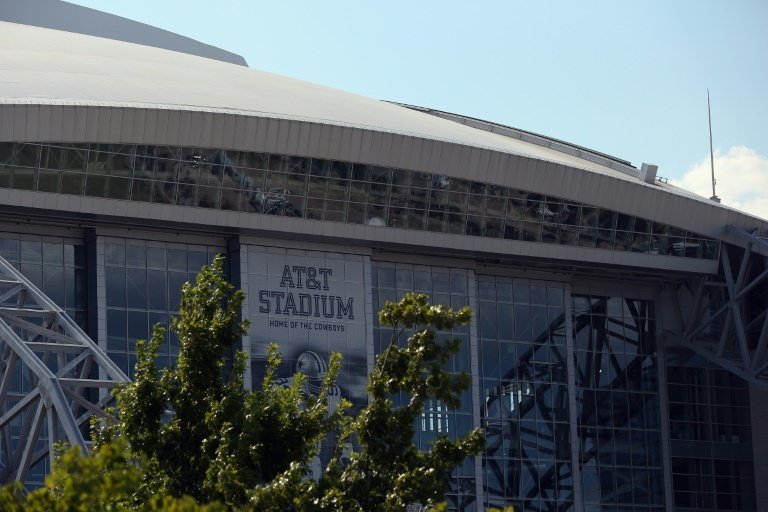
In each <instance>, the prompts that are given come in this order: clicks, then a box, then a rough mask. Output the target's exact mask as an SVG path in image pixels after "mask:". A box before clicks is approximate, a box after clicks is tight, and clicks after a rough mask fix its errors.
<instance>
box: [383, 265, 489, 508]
mask: <svg viewBox="0 0 768 512" xmlns="http://www.w3.org/2000/svg"><path fill="white" fill-rule="evenodd" d="M372 276H373V277H372V282H373V310H374V311H375V312H378V311H379V309H381V306H382V305H383V304H384V302H386V301H397V300H399V299H400V298H402V296H403V295H404V294H406V293H409V292H419V293H425V294H427V295H429V296H430V300H431V302H433V303H435V304H444V305H450V306H451V307H453V308H460V307H463V306H465V305H468V304H470V289H469V285H470V282H469V277H470V273H469V272H468V271H466V270H463V269H448V268H442V267H432V266H420V265H408V264H390V263H379V262H376V263H373V264H372ZM373 325H374V330H373V336H374V353H375V354H376V355H377V356H378V355H379V354H381V353H383V352H384V351H385V350H386V349H387V347H388V346H389V343H390V342H391V341H392V339H393V331H392V329H390V328H385V327H381V326H379V324H378V317H377V316H374V324H373ZM412 333H413V332H412V331H408V330H405V331H404V332H403V333H402V334H401V335H400V336H399V337H398V338H397V341H398V342H399V343H401V344H403V345H404V344H405V342H406V340H407V339H408V336H410V335H411V334H412ZM438 335H439V336H440V337H443V338H448V337H451V338H459V339H461V340H462V343H461V345H460V348H459V352H458V353H456V354H454V356H453V357H452V358H451V361H450V362H449V363H448V364H449V369H450V370H451V371H452V372H456V373H460V372H467V373H470V369H471V367H470V359H471V356H470V328H469V326H460V327H457V328H456V329H454V330H453V331H446V332H439V333H438ZM405 400H408V397H406V396H400V397H395V403H396V404H397V403H398V402H401V401H405ZM472 411H473V403H472V395H471V392H470V390H467V391H466V392H465V393H464V394H463V396H462V397H461V408H460V409H459V410H449V409H448V408H447V407H446V406H445V405H444V404H442V403H440V402H437V401H433V402H432V403H430V404H428V406H427V408H426V409H425V411H424V413H422V415H421V418H419V419H418V420H417V424H416V425H414V430H415V432H416V434H415V435H416V439H415V442H416V444H417V445H418V446H419V447H420V448H428V447H429V446H430V445H431V443H432V442H433V441H434V440H435V439H437V437H438V436H447V437H449V438H452V439H455V438H456V437H457V436H462V435H465V434H468V433H469V432H470V431H472V429H473V428H474V427H473V423H474V421H473V412H472ZM448 500H449V503H450V508H451V510H461V511H467V512H470V511H475V510H479V509H481V507H478V505H477V496H476V491H475V465H474V460H473V459H472V458H468V459H467V460H466V461H465V462H464V464H463V465H462V466H460V467H459V468H457V469H456V471H455V472H454V475H453V476H452V477H451V479H450V491H449V494H448Z"/></svg>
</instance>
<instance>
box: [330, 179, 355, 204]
mask: <svg viewBox="0 0 768 512" xmlns="http://www.w3.org/2000/svg"><path fill="white" fill-rule="evenodd" d="M348 189H349V181H345V180H334V179H329V180H328V188H327V190H326V197H327V198H328V199H334V200H337V201H346V200H347V193H348V192H347V191H348Z"/></svg>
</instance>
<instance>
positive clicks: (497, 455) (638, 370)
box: [0, 232, 758, 512]
mask: <svg viewBox="0 0 768 512" xmlns="http://www.w3.org/2000/svg"><path fill="white" fill-rule="evenodd" d="M135 236H136V238H125V232H123V234H122V235H121V236H107V235H104V234H99V236H97V237H95V238H92V237H91V236H90V235H89V236H88V240H89V241H88V244H93V245H88V250H86V242H85V237H84V238H83V239H80V238H76V237H73V238H70V239H67V238H62V237H53V236H42V235H35V234H29V233H22V234H18V233H0V255H2V256H3V257H4V258H6V259H7V260H8V261H10V262H11V263H12V264H14V265H15V266H16V267H17V268H19V269H20V270H21V271H22V272H23V273H24V274H25V275H26V276H27V277H28V278H30V279H31V280H32V281H33V282H34V283H35V284H36V285H37V286H38V287H40V288H41V290H42V291H43V292H44V293H46V294H47V295H48V296H49V297H50V298H51V299H53V300H54V301H55V302H56V303H58V304H59V305H61V306H63V307H64V309H65V310H66V311H67V313H68V314H69V315H70V316H72V317H73V318H75V319H77V321H78V322H79V323H80V325H82V326H83V327H84V328H86V329H87V328H88V327H89V323H88V322H87V320H88V319H89V318H92V316H93V315H96V316H97V317H98V318H99V322H98V323H94V322H93V321H92V322H90V326H91V327H93V326H94V325H97V324H98V325H99V326H100V327H99V328H101V326H103V327H104V331H103V332H104V334H105V335H104V337H103V339H99V340H97V341H98V342H99V344H100V346H102V347H104V348H105V349H106V351H107V353H108V354H109V356H110V357H111V358H112V359H113V360H114V361H115V362H116V363H117V364H118V365H119V366H120V367H121V368H122V369H123V371H125V372H126V373H127V374H130V373H131V372H132V368H133V365H134V364H135V357H136V356H135V349H136V340H137V339H146V338H147V337H148V336H149V335H150V332H151V327H152V325H154V324H155V323H161V324H163V325H166V326H167V325H168V324H169V321H170V317H171V316H172V315H173V314H175V313H177V311H178V301H179V290H180V288H181V286H182V285H183V283H184V282H186V281H190V280H193V279H194V277H195V275H196V273H197V271H198V270H199V268H200V266H202V265H203V264H206V263H209V262H210V261H211V260H212V258H213V256H214V255H215V254H216V253H217V252H221V253H226V252H227V248H225V245H224V243H223V240H222V239H217V238H211V239H205V240H206V241H208V242H209V243H208V244H191V243H186V244H185V243H171V242H162V241H156V240H155V241H153V240H144V239H142V238H141V237H140V235H139V234H138V233H137V234H136V235H135ZM240 243H241V245H240V246H239V247H240V248H239V250H240V253H239V254H240V258H241V260H240V265H241V268H240V274H239V278H238V276H237V275H233V276H232V279H233V281H235V282H236V284H238V285H241V286H243V287H244V288H245V289H246V291H247V295H248V297H249V302H248V304H247V306H246V307H247V308H248V309H247V311H248V315H249V317H250V318H251V319H252V320H253V326H252V332H251V334H250V336H249V341H250V343H251V345H250V347H249V349H250V351H251V362H252V364H253V366H252V370H253V373H252V376H253V377H254V382H255V383H256V385H258V379H259V377H260V374H259V372H260V368H261V366H259V365H260V364H262V363H263V358H262V359H259V358H260V357H261V356H263V352H264V347H265V346H266V343H267V342H269V341H275V342H278V343H280V344H281V349H282V350H283V353H284V355H285V360H284V364H283V365H282V367H281V369H280V372H281V373H280V375H279V379H280V380H281V381H284V382H285V383H286V384H288V383H290V379H291V377H292V376H293V375H295V373H296V372H304V373H307V375H308V377H309V383H310V385H312V383H313V382H314V381H316V380H318V379H319V378H321V377H322V374H323V372H324V369H325V368H326V367H325V366H324V364H325V363H326V362H327V356H328V354H329V353H330V352H332V351H340V352H342V355H343V356H344V368H343V370H342V373H341V377H340V380H339V382H338V385H337V387H336V388H337V389H336V390H335V391H338V394H337V397H344V398H349V399H350V400H352V402H353V404H354V406H355V407H356V408H359V407H362V406H363V405H364V403H365V401H366V395H365V387H364V386H365V380H366V375H367V371H368V370H369V369H370V364H371V361H372V360H373V358H372V357H371V356H372V355H373V356H376V355H379V354H381V353H382V352H383V351H384V350H386V347H387V344H388V343H390V341H391V339H392V338H391V336H392V332H391V331H390V330H388V329H386V328H384V327H381V326H379V325H378V323H377V318H376V315H375V313H376V312H377V311H378V310H379V309H380V307H381V305H382V304H383V303H384V301H387V300H393V301H395V300H398V299H399V298H400V297H402V296H403V294H405V293H407V292H412V291H416V292H422V293H426V294H428V295H429V296H430V300H431V301H432V302H434V303H440V304H446V305H451V306H452V307H454V308H458V307H461V306H464V305H470V306H472V308H473V310H474V311H475V315H476V316H475V318H474V320H473V323H472V324H471V325H470V326H467V327H462V328H458V329H456V330H454V331H452V332H443V333H440V334H441V335H443V336H452V337H458V338H460V339H462V341H463V343H462V344H461V351H460V352H459V353H458V354H456V355H455V356H454V357H453V358H452V360H451V361H450V363H449V368H450V370H451V371H453V372H468V373H471V374H472V376H473V386H474V387H473V389H471V390H468V391H467V392H466V393H464V395H463V396H462V405H461V407H460V408H459V409H458V410H449V409H447V408H446V407H445V405H444V404H442V403H439V402H433V403H430V404H428V406H427V408H426V409H425V410H424V412H423V414H422V415H421V416H420V417H419V418H418V419H417V421H416V424H415V425H414V430H415V432H416V434H415V436H416V438H415V441H416V442H417V444H418V446H420V447H422V448H427V447H429V446H430V444H431V443H432V442H433V441H434V440H435V439H436V438H437V437H438V436H440V435H446V436H449V437H455V436H458V435H463V434H465V433H467V432H469V431H470V430H471V429H473V428H475V427H481V428H483V429H484V430H485V433H486V439H487V443H486V447H485V450H484V452H483V453H482V455H481V456H480V458H479V460H476V459H474V458H470V459H468V460H466V461H465V462H464V464H462V465H461V466H460V467H459V468H457V469H456V471H455V472H454V474H453V475H452V476H451V478H450V482H449V483H450V491H449V494H448V499H449V502H450V508H451V509H452V510H461V511H469V512H471V511H477V510H482V509H484V507H486V506H504V505H507V504H513V505H515V506H516V507H517V508H518V509H519V510H522V511H554V510H557V511H567V510H576V509H581V510H585V511H601V512H602V511H610V512H620V511H644V512H656V511H661V510H665V506H666V505H670V506H672V505H674V507H675V509H676V510H680V511H693V510H712V511H715V510H726V511H731V510H734V511H735V510H747V511H749V510H757V509H758V507H757V505H756V501H757V499H756V496H757V493H756V486H755V471H754V469H753V446H752V431H751V426H750V403H749V390H748V386H747V385H746V383H745V382H744V381H742V380H740V379H738V378H736V377H734V376H733V375H731V374H730V373H728V372H726V371H725V370H722V369H719V368H716V367H713V366H711V365H709V364H707V363H705V362H704V360H702V359H701V358H698V357H696V356H694V355H692V354H690V353H688V352H684V351H667V352H665V356H664V357H665V359H664V361H665V363H666V374H665V377H666V382H667V384H666V389H665V390H660V389H659V378H658V377H659V375H658V372H659V364H658V363H659V359H658V358H659V357H660V356H659V355H658V353H657V347H656V337H655V336H656V330H657V327H656V320H655V303H654V302H653V301H651V300H639V299H632V298H626V297H619V296H610V295H585V294H570V292H569V286H570V285H569V284H568V283H567V279H566V280H564V281H563V282H560V281H553V280H550V281H547V280H543V279H539V280H536V279H524V278H512V277H502V276H496V275H486V274H483V273H482V272H481V271H480V270H469V269H466V268H459V267H449V266H433V265H417V264H412V263H393V262H386V261H376V260H375V257H374V256H371V255H362V254H351V253H344V252H334V251H329V250H328V246H324V248H323V249H324V250H311V249H298V248H291V249H287V248H281V247H273V246H268V245H253V244H248V243H246V242H243V241H240ZM308 245H311V244H308ZM235 246H237V244H233V245H231V246H230V248H231V247H235ZM94 248H95V249H96V250H92V249H94ZM243 255H245V259H242V258H243ZM92 257H95V260H94V261H92V260H90V259H89V258H92ZM371 258H374V261H371ZM410 260H411V261H414V260H415V258H414V257H412V258H410ZM416 261H418V260H416ZM246 262H247V263H246ZM244 263H246V264H245V265H243V264H244ZM94 266H95V267H96V268H95V269H94ZM233 268H234V267H233ZM91 276H103V280H101V281H100V282H99V284H98V286H97V285H96V283H88V279H89V278H90V277H91ZM559 277H562V276H559ZM238 279H240V280H241V281H242V283H238V282H237V280H238ZM94 292H95V293H97V295H98V296H97V297H95V298H94V297H89V296H88V294H89V293H94ZM265 293H266V295H265ZM628 293H629V291H628ZM291 294H292V296H293V297H294V299H289V298H288V296H289V295H291ZM315 297H317V298H315ZM331 298H333V301H335V302H328V300H330V299H331ZM89 305H91V306H93V305H98V307H99V308H103V309H100V310H98V311H91V310H89ZM265 308H266V310H267V311H266V313H265ZM307 308H310V309H311V311H310V309H307ZM318 308H319V309H318ZM300 317H301V318H300ZM262 321H263V322H262ZM286 321H287V322H288V323H285V322H286ZM260 322H261V323H260ZM304 324H306V325H304ZM287 325H290V326H291V327H290V329H288V328H287V327H285V326H287ZM284 327H285V329H286V330H283V328H284ZM100 332H101V331H100ZM97 334H98V333H92V336H94V337H97ZM408 334H409V333H408V332H406V333H404V334H403V336H402V337H401V338H400V341H404V339H405V337H407V336H408ZM178 350H179V347H178V340H177V339H175V337H174V336H172V335H169V336H168V338H167V340H166V343H165V344H164V345H163V347H162V348H161V351H160V355H159V365H160V366H161V367H163V366H169V365H173V364H174V363H175V360H176V357H177V355H178ZM473 372H474V373H473ZM313 379H314V381H313ZM29 388H30V380H29V378H28V372H26V371H21V372H18V373H16V374H14V376H13V379H12V380H11V381H10V382H9V387H8V389H9V393H8V395H7V398H6V403H5V404H4V405H3V406H4V407H5V408H6V409H5V410H8V407H12V406H13V404H15V403H18V400H20V399H21V398H20V397H22V396H23V395H24V393H28V392H29V391H30V389H29ZM310 391H311V390H310ZM474 391H476V392H477V395H474V394H473V393H474ZM661 392H665V393H666V403H667V404H668V408H667V412H668V418H669V421H668V427H667V428H668V433H669V444H668V446H667V447H664V446H663V443H662V435H661V432H662V425H661V424H660V416H661V415H660V403H662V401H661ZM473 396H477V397H478V400H474V399H473ZM396 399H397V400H400V401H402V400H405V399H407V397H404V396H400V397H396ZM0 412H2V411H0ZM28 416H29V415H28V414H20V415H19V416H18V417H16V418H14V419H13V420H12V421H10V422H9V423H8V424H7V425H3V426H0V447H1V446H2V443H13V442H18V438H19V435H20V434H19V433H20V432H21V431H22V430H23V425H24V422H28V421H29V420H30V418H29V417H28ZM41 439H42V441H41V442H45V439H46V437H45V435H43V436H42V438H41ZM332 443H333V440H332V439H331V440H328V441H327V442H326V443H324V444H323V446H322V447H321V455H320V456H319V457H318V460H317V461H313V462H312V464H313V466H312V467H313V471H314V470H315V469H317V468H319V467H321V464H322V462H323V460H322V459H321V458H322V457H324V456H325V455H323V454H324V453H325V454H327V453H330V452H331V448H332ZM2 453H3V451H2V449H0V463H2ZM664 457H667V464H666V467H667V468H668V470H669V473H668V474H666V475H665V473H664V472H665V464H664ZM7 463H8V462H7V461H6V464H7ZM47 471H48V463H47V459H41V460H40V461H38V462H36V463H35V465H33V466H32V468H31V471H30V477H29V481H28V483H29V484H30V485H33V486H34V485H40V484H41V483H42V481H43V477H44V475H45V473H46V472H47ZM665 477H666V478H665ZM665 482H670V483H671V488H670V489H668V491H669V496H670V497H671V500H672V501H671V502H670V503H665Z"/></svg>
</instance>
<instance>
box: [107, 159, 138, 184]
mask: <svg viewBox="0 0 768 512" xmlns="http://www.w3.org/2000/svg"><path fill="white" fill-rule="evenodd" d="M109 174H111V175H112V176H123V177H128V178H130V177H131V176H133V155H126V154H113V155H112V158H111V160H110V167H109Z"/></svg>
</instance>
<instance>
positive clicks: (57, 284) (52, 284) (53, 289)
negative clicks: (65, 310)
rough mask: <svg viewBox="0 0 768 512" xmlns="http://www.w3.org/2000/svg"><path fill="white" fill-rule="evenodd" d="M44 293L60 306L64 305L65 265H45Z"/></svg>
mask: <svg viewBox="0 0 768 512" xmlns="http://www.w3.org/2000/svg"><path fill="white" fill-rule="evenodd" d="M42 289H43V293H45V294H46V295H47V296H48V297H49V298H50V299H51V300H52V301H53V302H54V303H56V304H57V305H58V306H59V307H64V306H65V303H64V267H60V266H58V265H50V264H47V265H44V266H43V286H42Z"/></svg>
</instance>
